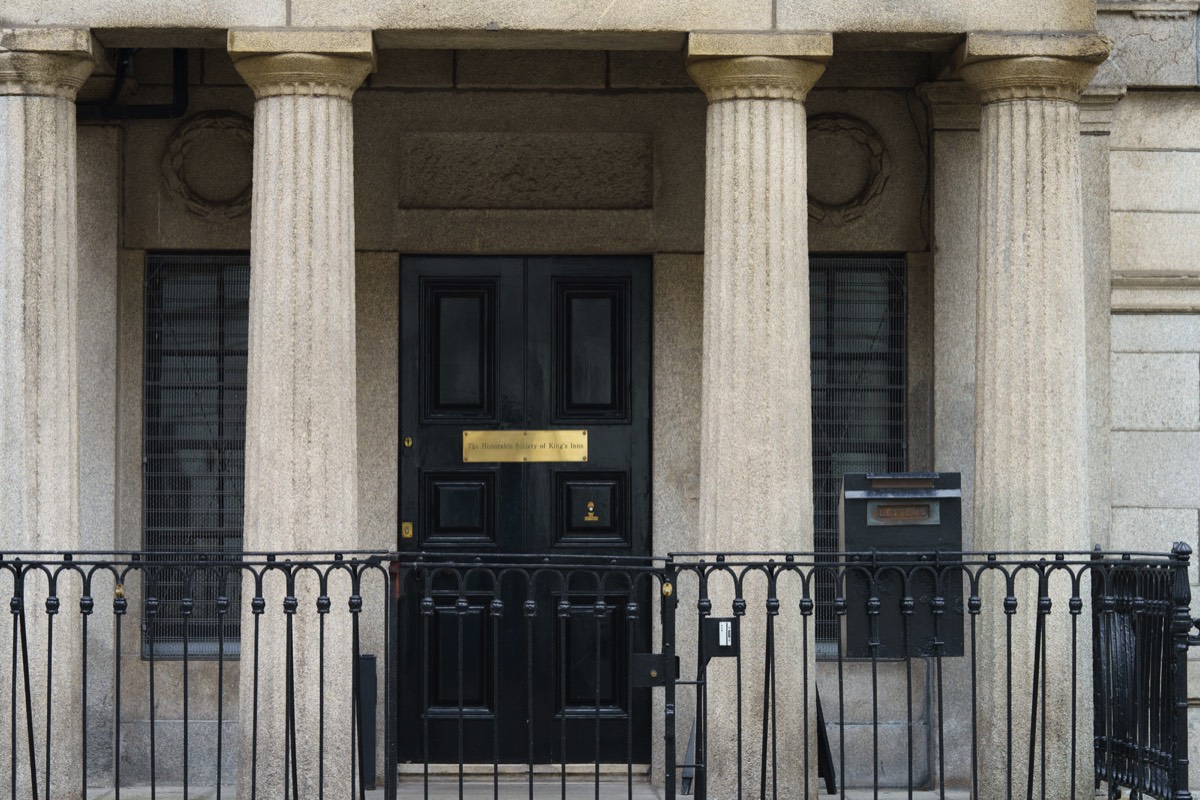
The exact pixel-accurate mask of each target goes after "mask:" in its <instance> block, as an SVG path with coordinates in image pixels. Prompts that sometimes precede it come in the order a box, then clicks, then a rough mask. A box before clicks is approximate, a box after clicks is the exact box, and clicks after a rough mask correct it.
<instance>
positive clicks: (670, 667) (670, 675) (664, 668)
mask: <svg viewBox="0 0 1200 800" xmlns="http://www.w3.org/2000/svg"><path fill="white" fill-rule="evenodd" d="M678 677H679V656H675V657H674V658H670V657H668V656H665V655H663V654H662V653H634V654H633V672H632V674H631V675H630V676H629V680H630V683H632V685H633V688H634V689H646V688H650V687H653V686H666V685H667V682H668V681H673V680H675V679H676V678H678Z"/></svg>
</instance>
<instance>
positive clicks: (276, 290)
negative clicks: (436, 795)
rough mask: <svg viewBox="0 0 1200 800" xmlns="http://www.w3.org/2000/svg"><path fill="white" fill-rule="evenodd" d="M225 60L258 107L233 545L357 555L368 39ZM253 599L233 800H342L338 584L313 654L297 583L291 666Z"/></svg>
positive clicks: (311, 595) (233, 35)
mask: <svg viewBox="0 0 1200 800" xmlns="http://www.w3.org/2000/svg"><path fill="white" fill-rule="evenodd" d="M229 52H230V55H231V56H232V57H233V60H234V64H235V66H236V68H237V70H238V72H239V73H240V74H241V75H242V77H243V78H244V79H245V80H246V82H247V83H248V84H249V85H250V87H251V88H252V89H253V90H254V93H255V98H256V102H255V109H254V198H253V206H252V212H251V214H252V216H251V245H250V247H251V255H250V258H251V277H250V337H249V363H248V371H247V403H246V485H245V498H246V499H245V539H244V543H245V545H244V546H245V549H246V550H247V551H262V550H274V551H297V550H299V551H306V550H311V551H324V552H328V551H339V550H349V549H354V548H355V547H356V545H357V537H358V533H357V531H358V509H357V497H358V485H357V419H356V402H355V302H354V268H355V267H354V163H353V151H354V147H353V123H352V109H351V98H352V96H353V94H354V92H355V90H356V89H357V88H358V86H359V85H360V84H361V83H362V81H363V79H364V78H365V77H366V76H367V74H368V73H369V72H370V71H371V70H372V68H373V66H374V48H373V44H372V37H371V34H370V32H368V31H300V32H296V31H239V30H233V31H230V32H229ZM253 594H254V588H253V585H252V584H250V583H248V582H246V581H244V582H243V589H242V609H243V612H242V621H243V626H242V631H243V633H242V673H241V674H242V678H241V684H240V692H241V701H240V706H239V707H240V713H241V724H240V735H241V752H242V757H241V760H240V764H241V765H242V767H241V769H239V771H238V789H239V792H238V793H239V796H240V797H249V796H250V791H251V787H252V784H254V785H255V787H256V788H257V790H258V792H259V794H260V795H261V793H262V792H264V791H265V792H267V793H268V794H279V795H285V794H287V793H288V792H287V790H285V783H287V784H290V783H291V782H292V780H293V774H294V775H295V781H296V783H297V787H296V788H297V796H300V797H316V796H317V795H318V791H319V789H322V788H323V789H324V790H325V792H326V794H331V793H343V792H348V791H350V787H351V772H352V769H353V765H354V758H353V755H352V752H351V691H350V676H351V674H352V669H353V662H352V652H351V647H350V625H349V616H348V610H347V604H348V602H349V594H350V592H349V584H348V582H347V581H345V580H339V579H332V580H331V584H330V586H329V592H328V594H329V599H330V604H331V606H330V607H331V611H330V612H329V613H330V616H329V622H328V624H326V625H325V630H324V634H323V644H322V637H321V634H320V633H319V625H320V622H319V619H318V616H319V615H318V611H317V607H318V606H317V601H318V596H319V594H320V592H319V590H318V587H317V583H316V580H315V577H313V576H311V573H310V574H309V575H306V576H302V577H300V578H299V579H298V580H297V583H296V586H295V592H294V594H293V597H294V598H295V600H296V605H295V609H296V610H295V613H294V615H293V616H292V626H293V629H294V630H293V632H292V634H291V637H292V641H291V649H290V653H289V650H288V642H287V640H286V639H285V625H284V618H285V617H284V609H285V594H289V592H288V591H287V589H286V588H285V586H284V582H283V580H282V579H269V580H267V581H265V582H264V589H263V599H264V602H265V607H264V611H263V623H262V625H261V629H260V633H259V638H258V640H257V641H254V640H253V639H252V637H253V633H252V632H253V631H254V630H255V625H254V622H255V620H254V616H255V615H254V610H253V602H252V597H253ZM322 648H323V650H322ZM256 654H257V659H256V658H255V656H256ZM322 656H323V660H322ZM289 664H290V670H291V672H292V674H293V675H294V678H293V679H292V682H294V698H291V700H290V702H291V703H292V704H293V709H294V714H295V722H294V725H291V726H289V724H288V705H289V697H288V683H289V681H288V680H285V675H287V674H288V673H287V672H286V671H285V670H287V669H289ZM255 674H257V681H255V680H254V676H255ZM322 684H324V697H323V698H322V697H321V696H320V695H319V689H320V687H321V685H322ZM256 693H257V694H256ZM255 710H257V720H254V719H253V718H252V715H253V714H254V712H255ZM255 723H256V724H255ZM256 729H257V731H256ZM290 730H294V736H295V740H296V741H295V742H294V744H289V739H288V737H289V735H292V734H290V732H289V731H290ZM321 732H323V738H322V737H321V735H320V734H321ZM255 734H257V736H256V740H255ZM255 748H256V752H255V753H254V755H255V758H253V759H252V757H251V756H252V750H254V749H255ZM293 754H295V755H293ZM294 757H295V758H296V763H294V764H293V763H291V760H292V759H293V758H294ZM252 764H253V765H255V766H254V767H252V766H251V765H252ZM293 771H294V773H293Z"/></svg>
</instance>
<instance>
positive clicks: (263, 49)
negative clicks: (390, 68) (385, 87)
mask: <svg viewBox="0 0 1200 800" xmlns="http://www.w3.org/2000/svg"><path fill="white" fill-rule="evenodd" d="M228 48H229V55H230V57H231V58H232V59H233V64H234V67H236V68H237V71H238V73H239V74H241V76H242V78H243V79H244V80H245V81H246V83H247V84H249V86H250V88H251V89H253V90H254V95H255V97H257V98H258V99H260V100H261V99H262V98H264V97H274V96H277V95H313V96H334V97H342V98H345V99H347V100H348V99H350V97H352V96H353V95H354V91H355V90H356V89H357V88H358V87H359V86H360V85H361V84H362V82H363V80H364V79H365V78H366V77H367V75H369V74H370V73H371V72H373V71H374V70H375V42H374V37H373V35H372V33H371V31H366V30H293V29H287V30H280V29H275V28H253V29H231V30H230V31H229V38H228Z"/></svg>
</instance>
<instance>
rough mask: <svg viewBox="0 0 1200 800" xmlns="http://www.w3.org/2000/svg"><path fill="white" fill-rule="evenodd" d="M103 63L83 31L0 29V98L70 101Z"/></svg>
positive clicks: (101, 53)
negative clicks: (20, 97)
mask: <svg viewBox="0 0 1200 800" xmlns="http://www.w3.org/2000/svg"><path fill="white" fill-rule="evenodd" d="M103 62H104V48H102V47H101V46H100V44H99V43H98V42H97V41H96V39H95V38H94V37H93V36H92V33H91V31H90V30H88V29H87V28H0V95H27V96H45V97H63V98H66V99H68V100H74V99H75V95H76V94H77V93H78V92H79V87H81V86H83V82H84V81H85V80H87V77H88V75H90V74H91V73H92V69H93V68H94V67H95V65H96V64H98V63H103Z"/></svg>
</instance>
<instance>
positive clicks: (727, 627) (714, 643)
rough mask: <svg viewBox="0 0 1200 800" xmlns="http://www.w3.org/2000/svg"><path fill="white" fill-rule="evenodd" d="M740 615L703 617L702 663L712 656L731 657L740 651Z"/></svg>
mask: <svg viewBox="0 0 1200 800" xmlns="http://www.w3.org/2000/svg"><path fill="white" fill-rule="evenodd" d="M741 621H742V620H741V617H705V618H704V641H703V643H702V644H703V646H704V663H706V664H707V663H708V662H709V660H710V659H713V658H732V657H734V656H737V655H739V654H740V653H741V636H740V635H739V629H740V627H741V626H740V625H739V623H740V622H741Z"/></svg>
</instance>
